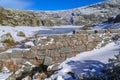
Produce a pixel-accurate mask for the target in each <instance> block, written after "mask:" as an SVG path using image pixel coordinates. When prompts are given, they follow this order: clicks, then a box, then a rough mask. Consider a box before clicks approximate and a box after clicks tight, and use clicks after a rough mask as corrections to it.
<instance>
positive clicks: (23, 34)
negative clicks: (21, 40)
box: [17, 31, 25, 37]
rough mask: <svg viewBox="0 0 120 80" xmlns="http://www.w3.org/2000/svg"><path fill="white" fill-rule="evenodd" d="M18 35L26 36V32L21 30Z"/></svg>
mask: <svg viewBox="0 0 120 80" xmlns="http://www.w3.org/2000/svg"><path fill="white" fill-rule="evenodd" d="M17 36H20V37H25V33H24V32H22V31H20V32H18V33H17Z"/></svg>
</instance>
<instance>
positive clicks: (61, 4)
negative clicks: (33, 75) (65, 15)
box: [0, 0, 105, 10]
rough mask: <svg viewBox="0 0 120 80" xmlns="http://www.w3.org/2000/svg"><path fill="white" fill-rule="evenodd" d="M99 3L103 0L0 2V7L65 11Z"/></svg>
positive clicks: (19, 0)
mask: <svg viewBox="0 0 120 80" xmlns="http://www.w3.org/2000/svg"><path fill="white" fill-rule="evenodd" d="M101 1H105V0H1V1H0V5H1V6H3V7H5V8H15V9H24V10H65V9H71V8H77V7H81V6H86V5H89V4H93V3H96V2H101Z"/></svg>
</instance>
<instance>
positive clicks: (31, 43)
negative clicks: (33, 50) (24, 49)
mask: <svg viewBox="0 0 120 80" xmlns="http://www.w3.org/2000/svg"><path fill="white" fill-rule="evenodd" d="M25 45H28V46H35V45H34V43H33V42H32V41H29V42H26V43H25Z"/></svg>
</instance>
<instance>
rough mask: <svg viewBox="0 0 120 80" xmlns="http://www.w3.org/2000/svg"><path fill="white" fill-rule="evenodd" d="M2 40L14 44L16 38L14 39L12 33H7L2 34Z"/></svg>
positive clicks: (0, 39) (0, 40)
mask: <svg viewBox="0 0 120 80" xmlns="http://www.w3.org/2000/svg"><path fill="white" fill-rule="evenodd" d="M0 42H3V43H7V44H14V43H15V40H14V39H13V37H12V35H11V34H10V33H6V34H3V35H2V36H1V38H0Z"/></svg>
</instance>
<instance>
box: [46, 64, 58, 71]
mask: <svg viewBox="0 0 120 80" xmlns="http://www.w3.org/2000/svg"><path fill="white" fill-rule="evenodd" d="M59 65H60V64H59V63H55V64H53V65H50V66H48V68H47V71H56V70H58V69H59Z"/></svg>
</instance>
